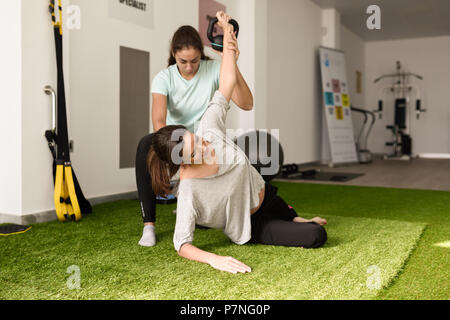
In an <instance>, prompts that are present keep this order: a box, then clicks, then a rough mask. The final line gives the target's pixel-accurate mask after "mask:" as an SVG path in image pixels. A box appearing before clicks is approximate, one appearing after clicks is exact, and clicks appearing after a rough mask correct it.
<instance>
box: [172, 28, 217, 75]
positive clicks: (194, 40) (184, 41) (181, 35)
mask: <svg viewBox="0 0 450 320" xmlns="http://www.w3.org/2000/svg"><path fill="white" fill-rule="evenodd" d="M191 47H192V48H194V49H197V50H198V51H199V52H200V54H201V59H202V60H211V58H210V57H208V56H206V55H205V52H204V49H203V42H202V38H201V37H200V34H199V33H198V31H197V30H195V28H194V27H191V26H182V27H180V28H178V30H177V31H176V32H175V34H174V35H173V38H172V42H171V44H170V53H169V55H170V56H169V62H168V63H169V65H168V67H170V66H171V65H174V64H176V63H177V61H176V60H175V54H176V53H177V52H178V51H180V50H183V49H187V48H191Z"/></svg>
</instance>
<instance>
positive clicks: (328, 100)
mask: <svg viewBox="0 0 450 320" xmlns="http://www.w3.org/2000/svg"><path fill="white" fill-rule="evenodd" d="M325 104H326V105H327V106H334V96H333V93H332V92H325Z"/></svg>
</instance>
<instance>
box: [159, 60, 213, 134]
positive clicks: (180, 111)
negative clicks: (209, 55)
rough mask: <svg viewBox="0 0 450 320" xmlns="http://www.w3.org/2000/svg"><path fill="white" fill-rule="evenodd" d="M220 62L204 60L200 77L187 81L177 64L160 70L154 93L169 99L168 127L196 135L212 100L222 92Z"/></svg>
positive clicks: (200, 67)
mask: <svg viewBox="0 0 450 320" xmlns="http://www.w3.org/2000/svg"><path fill="white" fill-rule="evenodd" d="M219 78H220V61H217V60H201V61H200V66H199V69H198V71H197V74H196V75H195V77H194V78H192V79H191V80H186V79H184V78H183V77H182V76H181V74H180V72H179V71H178V67H177V65H176V64H174V65H171V66H170V67H168V68H166V69H164V70H161V71H160V72H159V73H158V74H157V75H156V77H155V78H154V79H153V82H152V93H159V94H162V95H165V96H166V97H167V119H166V124H167V125H184V126H185V127H186V128H187V129H188V130H189V131H191V132H194V130H195V128H194V125H195V122H197V121H200V119H201V118H202V116H203V113H205V111H206V109H207V107H208V104H209V102H210V100H211V99H212V97H213V95H214V93H215V92H216V90H218V89H219Z"/></svg>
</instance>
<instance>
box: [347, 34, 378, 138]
mask: <svg viewBox="0 0 450 320" xmlns="http://www.w3.org/2000/svg"><path fill="white" fill-rule="evenodd" d="M340 31H341V49H342V50H343V51H344V52H345V64H346V66H347V82H348V89H349V95H350V102H351V104H352V105H353V106H355V107H357V108H360V109H366V106H365V93H366V90H365V82H364V79H365V77H366V72H365V60H366V59H365V57H366V49H365V48H366V46H365V42H364V41H363V40H362V39H361V38H360V37H358V36H357V35H356V34H354V33H353V32H352V31H350V30H349V29H348V28H347V27H345V26H343V25H341V28H340ZM356 71H360V72H361V73H362V80H361V89H362V91H361V93H357V92H356ZM368 110H371V109H370V108H368ZM352 118H353V128H354V132H355V136H357V135H358V134H359V132H360V129H361V126H362V123H363V120H364V116H363V115H362V114H359V113H355V112H352ZM361 141H362V138H361Z"/></svg>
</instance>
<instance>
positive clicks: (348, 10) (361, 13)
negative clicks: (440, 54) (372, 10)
mask: <svg viewBox="0 0 450 320" xmlns="http://www.w3.org/2000/svg"><path fill="white" fill-rule="evenodd" d="M312 1H313V2H315V3H316V4H318V5H319V6H320V7H321V8H323V9H326V8H335V9H336V10H337V11H338V12H339V13H340V14H341V23H342V24H343V25H344V26H346V27H347V28H349V29H350V30H351V31H352V32H354V33H356V34H357V35H358V36H359V37H360V38H361V39H363V40H364V41H378V40H396V39H405V38H419V37H431V36H442V35H450V0H312ZM373 4H375V5H378V6H379V7H380V9H381V29H380V30H369V29H368V28H367V25H366V21H367V19H368V18H369V16H370V14H367V13H366V10H367V7H368V6H370V5H373Z"/></svg>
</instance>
